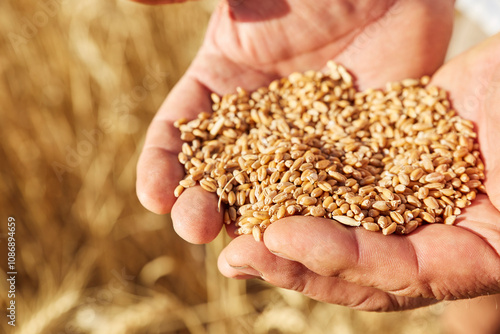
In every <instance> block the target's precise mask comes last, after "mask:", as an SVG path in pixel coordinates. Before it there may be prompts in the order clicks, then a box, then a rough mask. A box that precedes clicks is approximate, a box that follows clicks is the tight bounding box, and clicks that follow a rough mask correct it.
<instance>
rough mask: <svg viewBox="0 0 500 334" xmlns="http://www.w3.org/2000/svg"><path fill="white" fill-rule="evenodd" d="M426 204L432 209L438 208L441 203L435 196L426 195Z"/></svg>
mask: <svg viewBox="0 0 500 334" xmlns="http://www.w3.org/2000/svg"><path fill="white" fill-rule="evenodd" d="M424 204H425V205H426V206H427V207H428V208H430V209H433V210H435V209H438V208H439V203H438V201H437V200H436V199H435V198H434V197H426V198H425V199H424Z"/></svg>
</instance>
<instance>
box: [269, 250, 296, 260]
mask: <svg viewBox="0 0 500 334" xmlns="http://www.w3.org/2000/svg"><path fill="white" fill-rule="evenodd" d="M270 252H271V253H273V254H274V255H276V256H279V257H281V258H283V259H285V260H290V261H295V260H294V259H291V258H290V257H289V256H287V255H285V254H283V253H280V252H276V251H273V250H270Z"/></svg>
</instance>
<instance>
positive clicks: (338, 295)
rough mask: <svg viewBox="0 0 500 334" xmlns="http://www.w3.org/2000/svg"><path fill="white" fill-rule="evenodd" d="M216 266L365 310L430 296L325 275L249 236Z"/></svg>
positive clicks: (401, 306) (232, 274)
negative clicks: (399, 292) (403, 294)
mask: <svg viewBox="0 0 500 334" xmlns="http://www.w3.org/2000/svg"><path fill="white" fill-rule="evenodd" d="M218 265H219V270H220V271H221V273H222V274H223V275H225V276H227V277H232V278H251V277H261V278H262V279H264V280H265V281H267V282H269V283H270V284H272V285H275V286H278V287H282V288H286V289H292V290H295V291H298V292H301V293H303V294H305V295H306V296H309V297H311V298H313V299H316V300H320V301H324V302H328V303H333V304H339V305H344V306H348V307H351V308H356V309H361V310H369V311H391V310H400V309H408V308H414V307H418V306H423V305H428V304H431V303H433V302H435V301H434V300H432V299H430V300H426V299H412V298H405V297H397V296H394V295H391V294H387V293H385V292H382V291H380V290H377V289H374V288H368V287H362V286H357V285H355V284H352V283H348V282H346V281H343V280H342V279H339V278H335V277H325V276H321V275H318V274H316V273H314V272H312V271H311V270H308V269H307V268H306V267H304V266H303V265H302V264H300V263H298V262H294V261H290V260H287V259H284V258H282V257H279V256H276V255H274V254H272V253H271V252H269V250H268V249H267V248H266V247H265V245H264V244H263V243H261V242H260V243H258V242H256V241H255V240H253V238H252V237H251V236H241V237H238V238H236V239H235V240H233V241H232V242H231V243H230V244H229V246H228V247H227V248H226V249H225V250H224V251H223V252H222V253H221V255H220V256H219V262H218Z"/></svg>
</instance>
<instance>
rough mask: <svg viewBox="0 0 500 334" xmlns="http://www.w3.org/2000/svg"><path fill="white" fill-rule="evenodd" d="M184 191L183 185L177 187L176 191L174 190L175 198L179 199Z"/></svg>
mask: <svg viewBox="0 0 500 334" xmlns="http://www.w3.org/2000/svg"><path fill="white" fill-rule="evenodd" d="M184 189H185V188H184V187H183V186H181V185H178V186H177V187H175V189H174V196H175V197H179V196H180V195H181V194H182V192H183V191H184Z"/></svg>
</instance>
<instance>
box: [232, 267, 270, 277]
mask: <svg viewBox="0 0 500 334" xmlns="http://www.w3.org/2000/svg"><path fill="white" fill-rule="evenodd" d="M231 268H234V269H236V270H238V271H239V272H241V273H243V274H246V275H252V276H256V277H262V274H261V273H260V272H258V271H257V270H255V269H253V268H252V267H250V266H241V267H238V266H231Z"/></svg>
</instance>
